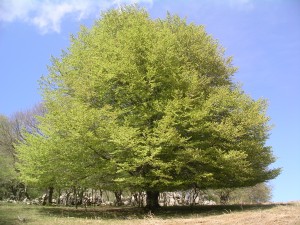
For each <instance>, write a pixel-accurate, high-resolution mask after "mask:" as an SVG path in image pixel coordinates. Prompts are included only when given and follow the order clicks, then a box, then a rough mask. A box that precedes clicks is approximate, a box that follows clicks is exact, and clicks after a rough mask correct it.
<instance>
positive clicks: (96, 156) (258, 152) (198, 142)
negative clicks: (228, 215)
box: [19, 7, 279, 208]
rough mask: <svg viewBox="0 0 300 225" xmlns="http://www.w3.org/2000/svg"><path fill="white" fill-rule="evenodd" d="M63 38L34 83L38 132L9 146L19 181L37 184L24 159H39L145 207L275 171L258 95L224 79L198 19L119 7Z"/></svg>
mask: <svg viewBox="0 0 300 225" xmlns="http://www.w3.org/2000/svg"><path fill="white" fill-rule="evenodd" d="M71 42H72V43H71V46H70V48H69V51H68V52H64V53H63V55H62V57H61V58H60V59H53V61H52V66H51V67H50V73H49V75H48V76H46V77H44V78H43V79H42V81H41V88H42V90H43V96H44V101H45V105H46V108H47V115H46V116H45V117H44V118H42V119H41V126H40V129H41V130H42V132H43V133H44V134H45V135H44V136H42V137H36V135H28V136H27V141H26V144H23V145H21V146H20V147H19V157H20V160H21V163H22V164H21V167H20V168H21V171H22V173H23V175H24V176H27V177H31V178H34V179H37V180H38V179H40V178H41V176H40V175H39V174H38V173H39V172H36V166H35V165H34V163H35V162H36V161H39V160H41V159H43V158H45V156H46V157H47V161H49V160H52V161H51V164H49V163H48V162H45V163H44V162H43V163H39V166H40V167H41V168H40V170H39V171H44V172H43V173H44V174H46V173H47V174H50V176H54V174H57V173H59V174H60V176H59V178H57V177H56V178H55V179H59V180H60V182H61V181H63V180H70V179H72V180H74V179H75V180H76V181H80V182H85V183H88V184H90V185H93V183H95V182H98V181H99V179H98V181H95V180H94V178H95V177H98V178H99V177H101V178H102V180H101V182H103V184H104V185H106V187H107V188H112V189H113V187H114V186H116V185H117V186H118V187H122V188H121V189H123V188H128V189H131V190H144V191H146V193H147V205H148V207H150V208H155V207H157V206H158V196H159V195H158V194H159V192H160V191H172V190H178V189H189V188H193V187H200V188H232V187H243V186H250V185H254V184H256V183H260V182H263V181H265V180H269V179H273V178H274V177H276V176H277V175H278V173H279V170H278V169H269V168H268V166H269V165H270V164H271V163H273V162H274V157H273V155H272V152H271V148H270V147H268V146H265V141H266V139H267V138H268V132H269V129H270V128H269V126H268V121H269V118H268V117H267V116H266V114H265V111H266V103H265V101H264V100H258V101H254V100H253V99H252V98H250V97H249V96H248V95H246V94H245V93H244V92H243V91H242V90H241V88H239V87H238V86H237V85H236V84H235V83H234V82H233V81H232V76H233V74H234V72H235V71H236V68H234V67H233V66H232V64H231V61H232V59H231V58H230V57H229V58H227V57H225V56H224V50H223V48H222V47H221V46H220V45H219V44H218V42H217V41H216V40H214V39H213V38H212V37H211V36H209V35H208V34H207V33H206V32H205V30H204V27H203V26H198V25H195V24H187V23H186V21H184V20H182V19H180V18H179V17H177V16H171V15H168V16H167V18H166V19H164V20H162V19H157V20H152V19H151V18H150V17H149V15H148V13H147V12H146V11H144V10H140V9H138V8H136V7H125V8H123V9H121V10H110V11H108V12H106V13H104V14H103V15H102V17H101V19H99V20H98V21H96V23H95V25H94V26H93V27H92V28H91V29H90V30H88V29H87V28H84V27H82V29H81V31H80V32H79V33H78V35H77V37H74V36H73V37H72V39H71ZM40 146H43V147H42V148H41V147H40ZM31 155H34V156H36V157H33V158H32V157H31ZM32 168H35V169H32ZM28 171H31V172H33V173H31V172H28ZM48 176H49V175H48Z"/></svg>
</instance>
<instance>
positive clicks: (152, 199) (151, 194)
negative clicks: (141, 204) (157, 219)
mask: <svg viewBox="0 0 300 225" xmlns="http://www.w3.org/2000/svg"><path fill="white" fill-rule="evenodd" d="M146 194H147V201H146V203H147V204H146V208H148V209H150V210H155V209H157V208H159V207H160V206H159V204H158V197H159V191H146Z"/></svg>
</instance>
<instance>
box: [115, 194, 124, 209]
mask: <svg viewBox="0 0 300 225" xmlns="http://www.w3.org/2000/svg"><path fill="white" fill-rule="evenodd" d="M114 194H115V197H116V202H115V205H116V206H121V205H123V202H122V191H115V192H114Z"/></svg>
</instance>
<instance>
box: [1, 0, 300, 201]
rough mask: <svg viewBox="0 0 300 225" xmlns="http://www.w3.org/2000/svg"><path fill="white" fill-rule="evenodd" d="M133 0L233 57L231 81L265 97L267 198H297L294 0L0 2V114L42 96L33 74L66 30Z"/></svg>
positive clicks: (298, 18)
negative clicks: (269, 158)
mask: <svg viewBox="0 0 300 225" xmlns="http://www.w3.org/2000/svg"><path fill="white" fill-rule="evenodd" d="M131 3H137V4H139V5H141V6H142V7H145V8H146V9H147V11H148V12H149V14H150V15H151V17H152V18H153V19H155V18H164V17H165V16H166V13H167V12H170V13H171V14H177V15H179V16H180V17H183V18H186V20H187V21H188V22H189V23H194V24H198V25H204V26H205V28H206V31H207V32H208V33H209V34H210V35H212V36H213V37H214V38H215V39H217V40H218V41H219V43H220V44H221V45H222V46H223V47H224V48H225V49H226V55H227V56H233V57H234V61H233V64H234V65H235V66H237V67H238V68H239V70H238V72H237V73H236V74H235V78H234V79H235V81H236V82H239V83H241V84H242V85H243V86H242V87H243V89H244V90H245V92H246V93H247V94H249V95H250V96H252V98H254V99H258V98H265V99H267V100H268V102H269V108H268V112H267V113H268V115H269V116H270V117H271V124H273V125H274V128H273V129H272V131H271V133H270V138H269V140H268V141H267V144H268V145H270V146H272V149H273V153H274V155H275V156H276V157H277V161H276V163H274V164H272V165H271V167H275V168H277V167H281V168H282V173H281V175H279V176H278V177H277V178H276V179H274V180H272V181H271V182H270V185H271V186H272V188H273V197H272V201H274V202H286V201H295V200H300V175H299V174H300V144H299V141H300V120H299V115H300V0H185V1H183V0H181V1H180V0H178V1H174V0H160V1H159V0H114V1H113V0H111V1H109V0H0V114H2V115H6V116H8V117H10V116H12V115H13V114H14V113H16V112H18V111H24V110H27V109H30V108H31V107H33V106H34V105H35V104H37V103H38V102H40V101H42V97H41V91H40V90H39V84H38V80H39V79H40V77H41V76H43V75H47V74H48V71H47V66H50V65H51V60H50V59H51V56H54V57H60V55H61V51H62V50H67V48H68V46H69V45H70V41H69V40H70V35H71V34H76V33H77V32H78V31H79V29H80V25H85V26H87V27H91V26H92V25H93V23H94V21H95V20H96V19H99V18H100V16H101V15H100V12H101V11H103V10H107V9H110V8H116V7H120V5H122V4H131Z"/></svg>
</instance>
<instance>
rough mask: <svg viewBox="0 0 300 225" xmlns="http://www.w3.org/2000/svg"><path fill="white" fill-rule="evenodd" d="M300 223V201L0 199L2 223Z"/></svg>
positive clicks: (132, 224)
mask: <svg viewBox="0 0 300 225" xmlns="http://www.w3.org/2000/svg"><path fill="white" fill-rule="evenodd" d="M19 224H28V225H52V224H64V225H77V224H78V225H83V224H89V225H96V224H108V225H110V224H111V225H112V224H118V225H129V224H130V225H146V224H147V225H150V224H153V225H154V224H155V225H156V224H157V225H162V224H164V225H177V224H223V225H227V224H228V225H229V224H250V225H254V224H260V225H263V224H276V225H277V224H279V225H285V224H294V225H297V224H299V225H300V203H299V202H298V203H297V202H296V203H288V204H266V205H243V206H241V205H225V206H223V205H214V206H195V207H162V208H161V209H160V210H159V211H156V212H147V211H144V210H143V209H141V208H133V207H95V208H94V207H90V208H87V209H84V208H78V209H75V208H72V207H55V206H34V205H24V204H13V203H0V225H19Z"/></svg>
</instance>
